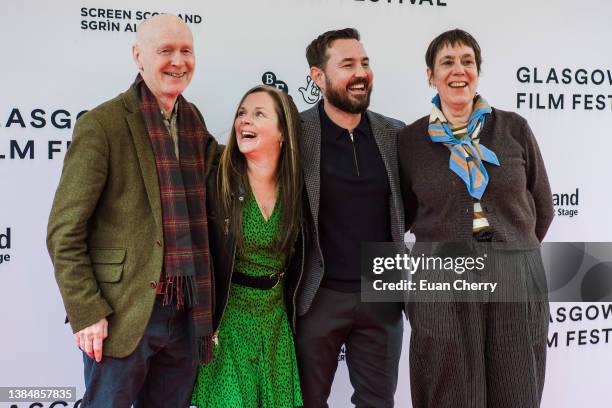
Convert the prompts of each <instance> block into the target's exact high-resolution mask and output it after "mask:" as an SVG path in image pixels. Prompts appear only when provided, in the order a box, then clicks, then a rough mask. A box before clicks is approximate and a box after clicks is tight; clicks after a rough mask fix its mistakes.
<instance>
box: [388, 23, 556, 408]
mask: <svg viewBox="0 0 612 408" xmlns="http://www.w3.org/2000/svg"><path fill="white" fill-rule="evenodd" d="M425 59H426V63H427V74H428V79H429V83H430V85H431V86H432V87H433V88H435V89H436V90H437V95H436V96H435V97H434V98H433V100H432V109H431V113H430V114H429V115H427V116H425V117H423V118H421V119H419V120H417V121H416V122H414V123H412V124H411V125H409V126H407V127H406V128H404V129H403V130H402V131H401V132H400V135H399V144H398V146H399V159H400V185H401V188H402V194H403V199H404V207H405V211H406V228H407V229H410V230H411V231H412V233H414V235H415V236H416V240H417V243H419V242H422V243H432V242H436V243H444V244H445V245H446V246H447V247H448V245H447V244H448V243H457V242H461V243H462V245H463V246H464V248H470V250H471V251H473V252H472V253H474V254H476V255H483V252H486V251H489V250H488V249H485V248H483V246H482V245H484V244H480V243H483V242H485V243H486V242H489V243H491V244H489V245H493V247H488V248H490V251H489V252H490V253H489V254H488V259H487V261H486V266H485V268H484V271H483V273H482V275H479V276H476V275H474V274H472V276H471V277H470V276H467V275H468V274H469V272H466V274H465V275H466V276H462V277H461V278H462V279H463V278H465V279H473V280H475V281H491V282H493V281H496V282H497V283H500V286H502V288H501V290H502V293H505V295H503V296H499V289H498V292H496V293H495V294H492V293H488V294H482V295H483V296H479V297H478V298H477V299H476V301H474V299H473V298H472V299H471V301H465V300H466V299H462V301H458V300H457V299H458V298H457V296H459V294H458V293H455V294H454V295H452V296H453V297H452V299H450V300H449V299H448V298H447V299H445V301H438V302H433V301H432V298H428V299H425V300H426V301H424V302H410V303H409V304H408V313H409V318H410V323H411V326H412V334H411V341H410V378H411V389H412V401H413V406H414V407H415V408H440V407H449V408H450V407H452V408H463V407H465V408H467V407H470V408H480V407H482V408H484V407H495V408H505V407H508V408H510V407H513V408H514V407H521V408H534V407H538V406H539V405H540V400H541V396H542V390H543V386H544V372H545V363H546V339H547V331H548V302H547V298H546V277H545V275H544V271H543V265H542V260H541V257H540V249H539V248H540V242H541V241H542V239H543V238H544V236H545V234H546V231H547V230H548V227H549V225H550V223H551V221H552V218H553V206H552V195H551V191H550V186H549V183H548V178H547V175H546V169H545V167H544V162H543V160H542V156H541V154H540V151H539V148H538V145H537V143H536V140H535V137H534V136H533V134H532V132H531V130H530V128H529V125H528V124H527V122H526V121H525V119H523V118H522V117H520V116H519V115H517V114H516V113H512V112H505V111H502V110H499V109H496V108H493V107H491V106H490V105H489V103H488V102H487V101H486V100H485V99H484V98H483V97H482V96H481V95H479V94H478V93H477V88H478V79H479V75H480V65H481V53H480V47H479V45H478V43H477V42H476V40H475V39H474V38H473V37H472V36H471V35H470V34H468V33H467V32H465V31H463V30H459V29H455V30H451V31H447V32H445V33H442V34H441V35H439V36H438V37H437V38H435V39H434V40H433V41H432V42H431V44H430V45H429V48H428V50H427V53H426V56H425ZM476 243H478V244H476ZM442 247H444V245H442ZM486 256H487V255H485V257H486ZM450 273H451V275H454V276H455V278H458V276H457V275H455V274H454V273H453V272H450ZM415 276H416V277H417V279H418V276H419V275H418V272H417V273H416V274H415ZM504 285H505V286H504ZM517 294H518V295H519V296H517ZM534 294H536V296H532V295H534Z"/></svg>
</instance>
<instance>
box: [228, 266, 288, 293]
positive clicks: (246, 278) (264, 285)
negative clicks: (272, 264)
mask: <svg viewBox="0 0 612 408" xmlns="http://www.w3.org/2000/svg"><path fill="white" fill-rule="evenodd" d="M284 276H285V271H280V272H277V273H273V274H272V275H266V276H251V275H245V274H244V273H242V272H238V271H234V273H233V274H232V283H235V284H238V285H240V286H247V287H249V288H254V289H266V290H269V289H274V288H275V287H277V286H278V284H279V283H280V281H281V280H282V279H283V277H284Z"/></svg>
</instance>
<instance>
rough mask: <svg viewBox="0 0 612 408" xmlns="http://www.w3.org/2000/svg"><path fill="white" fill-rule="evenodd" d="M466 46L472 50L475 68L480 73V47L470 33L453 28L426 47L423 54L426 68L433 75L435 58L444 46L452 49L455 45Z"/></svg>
mask: <svg viewBox="0 0 612 408" xmlns="http://www.w3.org/2000/svg"><path fill="white" fill-rule="evenodd" d="M458 44H459V45H466V46H468V47H470V48H471V49H472V50H474V56H475V57H476V68H477V69H478V72H479V73H480V64H481V63H482V56H481V54H480V45H478V42H477V41H476V39H475V38H474V37H472V35H471V34H470V33H468V32H467V31H464V30H461V29H459V28H455V29H454V30H450V31H446V32H444V33H442V34H440V35H439V36H437V37H436V38H434V39H433V41H432V42H431V43H430V44H429V47H427V52H426V53H425V63H426V64H427V68H429V69H430V70H431V72H432V73H433V71H434V66H435V64H436V56H437V55H438V53H439V52H440V51H441V50H442V48H444V46H446V45H450V46H451V47H454V46H455V45H458Z"/></svg>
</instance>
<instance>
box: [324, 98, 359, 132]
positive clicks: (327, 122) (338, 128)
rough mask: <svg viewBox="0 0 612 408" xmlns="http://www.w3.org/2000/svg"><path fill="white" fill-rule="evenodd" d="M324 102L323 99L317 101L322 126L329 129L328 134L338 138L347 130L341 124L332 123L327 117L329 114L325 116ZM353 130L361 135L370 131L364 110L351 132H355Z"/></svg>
mask: <svg viewBox="0 0 612 408" xmlns="http://www.w3.org/2000/svg"><path fill="white" fill-rule="evenodd" d="M324 103H325V100H324V99H323V100H321V103H319V118H320V119H321V125H322V128H325V129H327V130H329V131H331V135H330V136H334V137H335V138H336V139H340V138H342V137H344V135H345V134H346V133H348V130H347V129H345V128H343V127H341V126H338V125H337V124H336V123H334V121H333V120H331V119H330V118H329V116H327V113H326V112H325V109H323V104H324ZM355 131H359V132H360V133H362V134H363V135H367V134H369V133H370V125H369V122H368V115H367V113H366V112H364V113H362V114H361V120H360V121H359V124H358V125H357V127H356V128H355V129H354V130H353V133H355ZM345 132H346V133H345Z"/></svg>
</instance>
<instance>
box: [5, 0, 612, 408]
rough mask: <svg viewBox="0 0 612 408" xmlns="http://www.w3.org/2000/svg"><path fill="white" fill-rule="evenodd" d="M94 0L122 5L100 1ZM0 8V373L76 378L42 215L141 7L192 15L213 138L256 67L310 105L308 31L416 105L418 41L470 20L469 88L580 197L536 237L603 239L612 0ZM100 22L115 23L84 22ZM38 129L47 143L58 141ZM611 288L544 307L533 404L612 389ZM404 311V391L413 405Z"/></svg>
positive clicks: (33, 0) (24, 379)
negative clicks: (474, 49)
mask: <svg viewBox="0 0 612 408" xmlns="http://www.w3.org/2000/svg"><path fill="white" fill-rule="evenodd" d="M413 3H414V4H413ZM90 9H94V11H95V12H92V13H90ZM97 9H104V10H105V14H104V16H100V13H99V12H98V11H97ZM106 9H113V10H123V11H124V13H120V14H129V16H125V17H129V18H124V19H118V18H115V17H122V16H121V15H119V16H116V15H114V14H116V13H113V15H111V16H110V17H112V18H109V17H108V13H107V12H106ZM0 10H1V11H0V50H1V52H2V57H1V58H0V62H1V66H2V68H1V72H2V75H0V94H1V97H0V260H2V262H0V277H1V279H2V280H1V282H2V283H1V286H2V288H3V291H2V292H3V293H2V296H0V310H1V311H2V312H1V314H0V327H1V329H0V330H1V331H0V386H52V385H57V386H60V385H61V386H76V387H77V388H78V391H79V393H82V391H83V381H82V364H81V354H80V353H79V352H78V351H77V349H76V347H75V346H74V341H73V339H72V334H71V331H70V329H69V327H68V326H65V325H64V324H63V320H64V310H63V306H62V303H61V300H60V296H59V292H58V290H57V287H56V284H55V281H54V278H53V273H52V267H51V263H50V261H49V259H48V256H47V252H46V247H45V230H46V223H47V217H48V214H49V209H50V205H51V200H52V198H53V193H54V191H55V188H56V186H57V182H58V179H59V174H60V170H61V165H62V159H63V157H64V153H65V149H66V142H67V141H68V140H70V137H71V131H72V127H73V125H74V121H75V118H76V116H77V114H78V113H79V112H81V111H83V110H87V109H91V108H92V107H94V106H96V105H98V104H100V103H101V102H103V101H105V100H107V99H109V98H111V97H113V96H115V95H117V94H118V93H119V92H121V91H123V90H124V89H126V88H127V87H128V86H129V84H130V83H131V81H132V80H133V78H134V76H135V74H136V69H135V65H134V63H133V62H132V60H131V50H130V48H131V43H132V40H133V35H132V34H131V33H130V32H129V31H128V32H126V31H125V30H126V27H127V28H133V25H134V23H138V22H139V18H140V17H141V14H142V12H147V11H148V12H154V11H166V12H173V13H179V14H182V15H185V16H186V17H188V18H191V20H192V21H193V23H191V24H190V26H191V29H192V30H193V33H194V37H195V46H196V55H197V69H196V73H195V75H194V80H193V82H192V84H191V86H190V88H189V89H188V92H187V93H186V97H187V98H188V99H189V100H191V101H192V102H195V103H196V104H197V105H198V107H199V108H200V110H201V111H202V112H203V114H204V116H205V118H206V121H207V124H208V127H209V130H210V131H211V132H212V133H213V134H214V135H215V136H216V137H217V138H218V139H219V140H221V141H224V140H225V139H226V137H227V134H228V130H229V128H230V126H231V124H232V114H233V112H234V110H235V105H236V104H237V102H238V100H239V98H240V97H241V96H242V94H243V93H244V91H245V90H246V89H248V88H250V87H251V86H253V85H255V84H257V83H261V82H262V77H265V78H269V77H270V74H268V75H264V74H265V73H267V72H268V73H273V74H274V76H275V77H276V81H282V82H284V84H285V85H286V86H287V87H288V91H289V93H290V94H291V95H292V96H293V98H294V100H295V101H296V103H297V104H298V107H299V108H300V109H306V108H308V107H310V106H312V105H311V104H310V103H308V101H307V100H306V99H305V98H304V97H303V96H302V92H300V89H299V88H301V87H304V88H305V87H306V86H307V79H306V77H307V73H308V66H307V63H306V60H305V57H304V50H305V47H306V45H307V44H308V43H309V42H310V41H311V40H312V39H313V38H315V37H316V36H317V35H318V34H320V33H321V32H323V31H326V30H328V29H333V28H343V27H346V26H352V27H356V28H357V29H359V30H360V32H361V34H362V39H363V43H364V45H365V48H366V50H367V52H368V54H369V56H370V58H371V62H372V67H373V70H374V75H375V80H374V84H375V90H374V93H373V97H372V104H371V108H372V109H373V110H375V111H379V112H381V113H383V114H385V115H388V116H392V117H396V118H399V119H401V120H403V121H405V122H408V123H409V122H412V121H413V120H415V119H417V118H419V117H421V116H423V115H425V114H426V113H428V111H429V107H430V102H429V101H430V99H431V97H432V90H431V89H430V88H429V87H428V86H427V81H426V77H425V63H424V54H425V50H426V48H427V45H428V44H429V42H430V41H431V39H433V38H434V36H436V35H437V34H439V33H440V32H442V31H445V30H448V29H450V28H454V27H461V28H463V29H466V30H467V31H469V32H471V33H472V34H473V35H474V36H475V37H476V39H477V40H478V41H479V43H480V45H481V48H482V50H483V59H484V62H483V67H482V68H483V72H482V75H481V81H480V87H479V90H480V92H481V93H482V94H483V96H485V98H487V100H488V101H489V102H490V103H491V104H492V105H494V106H496V107H498V108H501V109H506V110H514V111H517V112H519V113H520V114H521V115H523V116H524V117H526V118H527V119H528V120H529V123H530V125H531V127H532V129H533V131H534V133H535V135H536V137H537V139H538V142H539V144H540V148H541V150H542V153H543V156H544V159H545V162H546V165H547V168H548V172H549V177H550V180H551V184H552V189H553V192H554V193H555V194H557V195H562V194H565V195H567V197H570V195H571V194H573V195H574V196H573V200H571V202H567V203H566V202H564V203H561V204H560V205H558V206H557V208H556V211H559V212H560V213H566V214H567V213H568V212H569V211H570V210H571V211H577V214H575V213H574V214H575V215H573V216H571V217H570V216H569V215H558V216H557V217H556V218H555V221H554V223H553V225H552V227H551V230H550V232H549V234H548V236H547V240H549V241H553V240H556V241H611V238H612V215H611V214H612V212H610V210H609V206H610V203H611V202H612V192H611V189H610V182H609V176H610V175H611V174H612V172H611V165H610V161H609V159H608V157H609V155H610V152H611V151H612V137H611V136H612V134H611V130H610V129H611V125H612V53H611V52H610V38H612V24H611V21H612V3H610V2H607V1H605V0H591V1H589V2H576V1H572V0H539V1H537V2H536V1H532V0H512V1H510V0H505V1H490V0H443V1H441V0H437V1H436V0H433V1H423V0H416V1H415V0H403V1H402V0H380V1H379V0H235V1H221V0H217V1H213V0H175V1H173V2H169V1H160V0H147V1H145V0H138V1H136V0H131V1H120V0H97V1H76V0H64V1H62V2H47V1H43V0H21V1H20V2H17V1H11V2H3V4H2V6H0ZM89 14H93V16H92V15H89ZM100 26H105V27H107V28H110V30H109V29H92V28H95V27H100ZM551 71H554V72H551ZM560 95H562V96H560ZM574 95H577V96H574ZM589 95H591V96H589ZM530 98H531V100H532V103H531V105H530V103H529V101H530ZM538 98H539V100H538ZM551 98H552V102H554V103H552V104H550V103H549V102H550V99H551ZM560 98H563V99H562V101H561V102H563V104H562V105H561V104H560ZM520 101H523V102H520ZM311 102H312V101H311ZM574 102H575V103H574ZM550 105H556V107H555V106H550ZM542 107H543V108H542ZM589 108H590V109H589ZM50 143H51V145H52V146H53V147H54V148H55V149H58V150H59V151H58V152H54V153H53V155H52V156H50V155H49V144H50ZM20 154H21V156H24V157H23V158H21V157H20ZM577 193H578V194H577ZM610 260H612V254H610ZM608 261H609V260H608ZM576 279H580V277H578V276H577V277H576ZM604 300H610V299H604ZM572 306H575V308H573V309H571V307H572ZM609 306H610V305H608V304H576V305H570V304H555V305H553V307H552V308H551V311H552V312H551V329H550V336H549V337H550V343H551V346H550V348H549V354H548V370H547V378H546V388H545V392H544V401H543V406H544V407H546V408H565V407H567V408H569V407H576V406H582V407H589V408H591V407H592V408H599V407H609V406H610V398H611V395H610V389H611V386H612V373H611V372H610V369H609V367H611V366H612V349H610V342H611V341H612V339H610V338H609V337H612V329H610V328H612V313H609V314H606V313H604V311H605V310H607V311H609V310H610V309H606V308H607V307H609ZM602 308H603V309H602ZM406 327H407V329H406V331H405V334H404V338H405V342H404V353H403V359H402V361H401V370H400V379H399V386H398V392H397V394H396V404H397V406H398V407H410V406H411V404H410V390H409V378H408V358H407V355H408V339H409V333H410V331H409V328H408V325H406ZM555 333H556V334H555ZM555 339H556V340H555ZM350 394H351V387H350V384H349V382H348V375H347V372H346V366H345V364H344V363H343V362H340V365H339V369H338V375H337V379H336V381H335V383H334V388H333V393H332V398H331V401H330V406H331V407H334V408H336V407H337V408H344V407H349V406H350V403H349V398H350ZM51 405H52V404H51V403H43V404H39V405H34V406H36V407H45V408H46V407H50V406H51ZM73 405H74V404H73V403H72V404H70V405H69V406H73ZM5 406H6V407H9V406H11V405H10V404H8V403H6V402H4V403H3V402H0V407H5ZM56 406H64V405H63V404H59V405H56ZM15 407H30V404H29V403H17V404H15Z"/></svg>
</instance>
